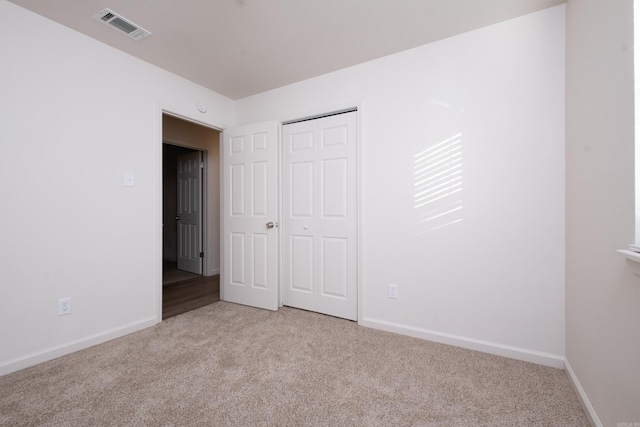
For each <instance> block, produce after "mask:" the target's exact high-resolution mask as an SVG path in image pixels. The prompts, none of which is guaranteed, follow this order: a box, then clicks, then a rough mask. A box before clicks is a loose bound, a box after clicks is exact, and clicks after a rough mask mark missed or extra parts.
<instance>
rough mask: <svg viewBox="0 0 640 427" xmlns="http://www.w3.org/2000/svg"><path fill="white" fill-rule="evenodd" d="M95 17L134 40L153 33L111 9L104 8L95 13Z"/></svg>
mask: <svg viewBox="0 0 640 427" xmlns="http://www.w3.org/2000/svg"><path fill="white" fill-rule="evenodd" d="M93 17H94V18H95V19H97V20H99V21H102V22H104V23H105V24H107V25H109V26H111V27H113V28H115V29H116V30H118V31H120V32H122V33H124V34H126V35H128V36H129V37H131V38H132V39H134V40H142V39H143V38H145V37H147V36H149V35H151V32H149V31H147V30H145V29H144V28H142V27H141V26H139V25H136V24H134V23H133V22H131V21H129V20H128V19H126V18H124V17H122V16H120V15H118V14H117V13H115V12H114V11H112V10H109V9H104V10H102V11H101V12H98V13H97V14H95V15H94V16H93Z"/></svg>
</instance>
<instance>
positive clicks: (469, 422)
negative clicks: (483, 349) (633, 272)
mask: <svg viewBox="0 0 640 427" xmlns="http://www.w3.org/2000/svg"><path fill="white" fill-rule="evenodd" d="M0 425H3V426H9V425H11V426H20V425H38V426H114V425H117V426H128V425H132V426H145V425H146V426H161V425H162V426H177V425H212V426H213V425H215V426H225V425H229V426H259V425H269V426H276V425H277V426H305V425H307V426H589V422H588V421H587V418H586V417H585V415H584V413H583V411H582V409H581V407H580V404H579V402H578V400H577V398H576V396H575V394H574V392H573V391H572V389H571V387H570V385H569V382H568V380H567V377H566V375H565V373H564V371H561V370H557V369H552V368H547V367H543V366H538V365H534V364H530V363H526V362H520V361H516V360H511V359H506V358H502V357H498V356H492V355H488V354H484V353H479V352H474V351H469V350H464V349H460V348H456V347H451V346H446V345H441V344H436V343H432V342H428V341H424V340H419V339H415V338H409V337H405V336H400V335H395V334H391V333H386V332H382V331H377V330H373V329H368V328H364V327H360V326H358V325H357V324H355V323H353V322H350V321H346V320H341V319H336V318H333V317H328V316H323V315H319V314H316V313H309V312H306V311H302V310H296V309H292V308H286V307H285V308H282V309H280V310H279V311H278V312H270V311H264V310H258V309H253V308H249V307H244V306H239V305H235V304H230V303H225V302H217V303H214V304H212V305H209V306H207V307H204V308H201V309H198V310H194V311H191V312H189V313H185V314H182V315H180V316H177V317H173V318H171V319H168V320H166V321H164V322H162V323H161V324H159V325H157V326H155V327H152V328H148V329H146V330H143V331H141V332H137V333H135V334H131V335H128V336H126V337H123V338H119V339H116V340H113V341H110V342H107V343H104V344H101V345H98V346H95V347H92V348H89V349H86V350H83V351H80V352H77V353H74V354H71V355H68V356H65V357H61V358H59V359H56V360H53V361H50V362H47V363H43V364H40V365H38V366H34V367H31V368H28V369H25V370H22V371H19V372H16V373H13V374H10V375H6V376H4V377H1V378H0Z"/></svg>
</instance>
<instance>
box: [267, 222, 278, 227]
mask: <svg viewBox="0 0 640 427" xmlns="http://www.w3.org/2000/svg"><path fill="white" fill-rule="evenodd" d="M277 226H278V223H277V222H273V221H269V222H268V223H267V228H273V227H277Z"/></svg>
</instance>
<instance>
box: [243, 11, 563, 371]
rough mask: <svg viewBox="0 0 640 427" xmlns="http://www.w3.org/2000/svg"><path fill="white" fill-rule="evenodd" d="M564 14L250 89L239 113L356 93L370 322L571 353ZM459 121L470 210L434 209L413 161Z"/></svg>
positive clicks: (449, 338)
mask: <svg viewBox="0 0 640 427" xmlns="http://www.w3.org/2000/svg"><path fill="white" fill-rule="evenodd" d="M564 20H565V10H564V6H559V7H555V8H552V9H547V10H544V11H542V12H539V13H535V14H532V15H528V16H525V17H522V18H518V19H514V20H511V21H507V22H504V23H501V24H498V25H493V26H491V27H487V28H484V29H480V30H477V31H473V32H470V33H466V34H463V35H460V36H456V37H453V38H450V39H446V40H443V41H439V42H436V43H433V44H429V45H426V46H422V47H419V48H417V49H413V50H410V51H406V52H403V53H399V54H396V55H393V56H389V57H386V58H382V59H379V60H376V61H372V62H369V63H366V64H363V65H359V66H355V67H352V68H349V69H345V70H341V71H339V72H335V73H332V74H328V75H325V76H321V77H318V78H314V79H311V80H307V81H304V82H301V83H298V84H293V85H290V86H286V87H283V88H279V89H276V90H273V91H270V92H266V93H264V94H260V95H256V96H253V97H249V98H245V99H242V100H240V101H238V103H237V118H238V122H240V123H251V122H259V121H263V120H272V119H291V118H294V117H296V116H298V117H300V116H304V115H306V114H309V113H318V112H321V111H323V110H324V111H331V110H332V109H334V108H337V107H344V106H347V105H354V104H360V107H361V108H360V119H361V152H360V156H361V163H362V167H363V170H362V173H361V185H362V191H361V195H360V197H361V208H362V209H361V242H362V245H361V247H360V254H361V263H362V264H361V276H360V281H361V291H362V295H361V304H360V321H361V324H363V325H367V326H372V327H376V328H381V329H387V330H392V331H396V332H401V333H406V334H410V335H415V336H420V337H424V338H429V339H434V340H439V341H444V342H450V343H453V344H457V345H462V346H465V347H469V348H477V349H482V350H485V351H489V352H494V353H497V354H503V355H507V356H512V357H516V358H521V359H524V360H531V361H535V362H538V363H544V364H548V365H552V366H562V361H563V356H564V344H565V343H564V172H565V169H564V55H565V52H564V30H565V25H564V24H565V22H564ZM458 134H460V135H461V136H460V138H461V146H462V157H463V160H462V175H463V185H462V191H461V192H459V193H456V194H455V195H451V196H449V197H448V198H446V199H445V200H446V201H447V202H452V203H455V202H458V201H460V202H461V206H462V208H461V209H459V210H457V211H455V212H453V213H451V214H449V215H444V216H441V217H438V218H437V219H432V220H425V219H427V218H429V217H430V216H433V214H431V215H430V214H429V211H430V210H431V207H433V206H438V203H440V202H434V203H431V204H430V205H427V206H416V201H415V200H414V198H415V197H416V193H418V191H416V188H417V184H418V181H419V179H417V178H416V175H415V172H416V169H419V168H418V167H417V166H416V163H415V161H416V159H418V160H419V159H420V158H421V154H420V153H423V152H424V151H425V150H428V149H429V148H430V147H433V146H434V145H435V144H438V143H440V142H442V141H445V140H448V139H449V138H451V137H454V136H456V135H458ZM458 206H460V205H458ZM439 207H443V206H439ZM459 220H461V221H459ZM453 221H459V222H456V223H454V224H451V225H448V226H445V227H441V228H437V227H439V226H442V225H444V224H445V223H448V222H453ZM388 283H397V284H398V285H399V299H397V300H391V299H389V298H387V284H388Z"/></svg>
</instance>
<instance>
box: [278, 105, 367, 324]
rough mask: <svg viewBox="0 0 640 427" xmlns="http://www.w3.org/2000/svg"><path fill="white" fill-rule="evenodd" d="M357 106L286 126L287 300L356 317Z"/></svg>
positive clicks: (294, 304)
mask: <svg viewBox="0 0 640 427" xmlns="http://www.w3.org/2000/svg"><path fill="white" fill-rule="evenodd" d="M356 125H357V113H356V112H355V111H354V112H350V113H343V114H337V115H333V116H329V117H323V118H319V119H314V120H308V121H303V122H299V123H293V124H288V125H285V126H284V127H283V139H282V145H283V146H282V153H283V171H282V192H283V210H284V211H283V224H282V226H283V229H282V233H283V237H282V241H283V245H282V246H283V248H282V258H283V260H282V280H283V303H284V304H285V305H288V306H292V307H298V308H302V309H305V310H312V311H317V312H320V313H324V314H329V315H332V316H337V317H342V318H346V319H351V320H356V319H357V316H358V296H357V246H356V244H357V211H356V210H357V197H356V191H357V188H356V185H357V181H356V179H357V171H356V166H357V139H356V137H357V134H356Z"/></svg>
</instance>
